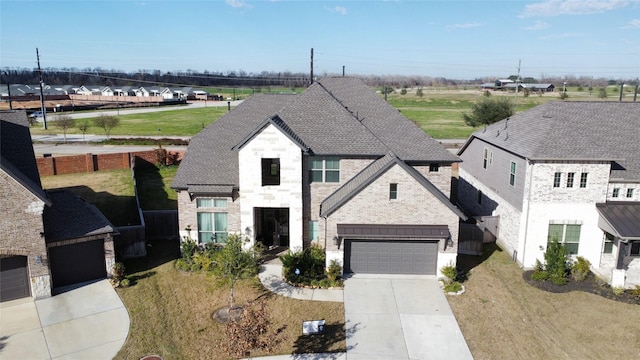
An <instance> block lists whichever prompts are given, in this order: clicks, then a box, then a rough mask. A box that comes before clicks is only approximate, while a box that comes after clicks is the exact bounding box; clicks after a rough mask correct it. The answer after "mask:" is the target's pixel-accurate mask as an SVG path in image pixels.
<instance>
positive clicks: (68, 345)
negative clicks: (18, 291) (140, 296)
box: [0, 280, 129, 360]
mask: <svg viewBox="0 0 640 360" xmlns="http://www.w3.org/2000/svg"><path fill="white" fill-rule="evenodd" d="M128 333H129V314H128V313H127V309H125V307H124V305H123V303H122V301H121V300H120V297H119V296H118V294H116V292H115V290H114V289H113V287H112V286H111V284H110V283H109V281H108V280H102V281H99V282H95V283H92V284H88V285H85V286H82V287H79V288H77V289H74V290H71V291H68V292H65V293H62V294H59V295H56V296H53V297H50V298H46V299H42V300H37V301H33V300H31V299H29V298H27V299H21V300H14V301H9V302H4V303H2V304H0V359H3V360H11V359H112V358H113V357H114V356H115V355H116V354H117V353H118V351H119V350H120V348H121V347H122V345H123V344H124V342H125V340H126V339H127V335H128Z"/></svg>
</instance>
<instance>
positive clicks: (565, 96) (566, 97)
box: [560, 91, 569, 100]
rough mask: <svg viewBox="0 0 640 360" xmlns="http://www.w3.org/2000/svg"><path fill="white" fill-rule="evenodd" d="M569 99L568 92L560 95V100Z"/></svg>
mask: <svg viewBox="0 0 640 360" xmlns="http://www.w3.org/2000/svg"><path fill="white" fill-rule="evenodd" d="M568 98H569V95H568V94H567V93H566V92H564V91H563V92H561V93H560V100H567V99H568Z"/></svg>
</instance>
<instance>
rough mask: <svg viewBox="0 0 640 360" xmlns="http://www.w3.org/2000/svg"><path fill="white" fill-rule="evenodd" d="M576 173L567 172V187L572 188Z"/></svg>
mask: <svg viewBox="0 0 640 360" xmlns="http://www.w3.org/2000/svg"><path fill="white" fill-rule="evenodd" d="M575 176H576V173H572V172H571V173H567V187H568V188H572V187H573V179H574V178H575Z"/></svg>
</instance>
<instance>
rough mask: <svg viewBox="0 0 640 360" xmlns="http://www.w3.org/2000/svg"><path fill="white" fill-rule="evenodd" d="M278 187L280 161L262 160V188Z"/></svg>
mask: <svg viewBox="0 0 640 360" xmlns="http://www.w3.org/2000/svg"><path fill="white" fill-rule="evenodd" d="M268 185H280V159H262V186H268Z"/></svg>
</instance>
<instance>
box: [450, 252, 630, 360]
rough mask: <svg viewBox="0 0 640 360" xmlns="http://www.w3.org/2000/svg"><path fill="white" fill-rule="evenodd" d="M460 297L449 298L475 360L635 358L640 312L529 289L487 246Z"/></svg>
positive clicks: (584, 296)
mask: <svg viewBox="0 0 640 360" xmlns="http://www.w3.org/2000/svg"><path fill="white" fill-rule="evenodd" d="M484 258H485V259H484V261H482V263H480V260H481V259H480V257H473V256H464V255H460V256H459V260H458V263H459V265H460V266H462V267H466V268H472V270H471V273H470V275H469V279H468V280H467V281H465V282H464V286H465V287H466V292H465V293H464V294H463V295H461V296H448V300H449V304H450V306H451V309H452V310H453V312H454V314H455V316H456V319H457V320H458V324H459V325H460V329H461V330H462V333H463V335H464V337H465V339H466V340H467V343H468V345H469V348H470V350H471V353H472V354H473V357H474V358H475V359H634V358H638V356H639V354H640V307H639V306H638V305H632V304H626V303H623V302H618V301H614V300H610V299H607V298H604V297H602V296H599V295H595V294H591V293H587V292H583V291H573V292H568V293H552V292H548V291H544V290H541V289H538V288H536V287H534V286H531V285H529V284H528V283H527V282H526V281H525V280H524V279H523V272H522V270H521V269H520V268H519V267H518V265H517V264H516V263H515V262H513V261H512V260H511V258H510V256H509V255H508V254H506V253H504V252H502V251H501V250H500V249H499V248H498V247H495V246H491V245H490V244H486V245H485V256H484Z"/></svg>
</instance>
